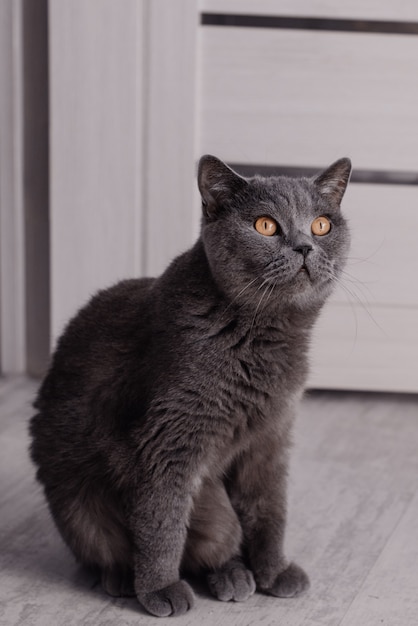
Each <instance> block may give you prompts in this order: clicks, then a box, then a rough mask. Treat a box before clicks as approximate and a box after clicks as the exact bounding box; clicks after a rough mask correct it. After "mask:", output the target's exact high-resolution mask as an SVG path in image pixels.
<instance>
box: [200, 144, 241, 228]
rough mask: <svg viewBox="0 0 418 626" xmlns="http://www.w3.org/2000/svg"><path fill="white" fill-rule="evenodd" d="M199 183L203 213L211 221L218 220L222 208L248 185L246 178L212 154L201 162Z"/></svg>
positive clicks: (207, 155) (203, 157)
mask: <svg viewBox="0 0 418 626" xmlns="http://www.w3.org/2000/svg"><path fill="white" fill-rule="evenodd" d="M197 182H198V185H199V191H200V195H201V196H202V208H203V213H204V215H205V216H206V217H208V218H209V219H214V218H216V216H217V214H218V213H219V211H220V210H221V209H222V207H223V206H224V205H225V204H227V203H228V201H229V200H231V198H232V197H233V196H234V195H236V194H237V193H239V192H240V191H242V189H243V188H244V187H245V186H246V185H247V184H248V183H247V180H246V179H245V178H243V177H242V176H240V175H239V174H237V173H236V172H234V170H232V169H231V168H230V167H228V165H226V163H224V162H223V161H221V160H220V159H218V158H217V157H215V156H212V155H210V154H206V155H205V156H202V158H201V159H200V161H199V169H198V173H197Z"/></svg>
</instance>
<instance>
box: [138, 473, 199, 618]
mask: <svg viewBox="0 0 418 626" xmlns="http://www.w3.org/2000/svg"><path fill="white" fill-rule="evenodd" d="M186 493H187V487H186V486H185V487H184V489H183V491H182V493H181V492H180V491H178V490H177V489H175V488H173V485H172V484H170V481H169V479H167V482H166V484H165V485H148V486H145V487H144V485H141V489H140V490H139V492H138V493H137V497H136V500H135V510H134V511H133V514H132V517H131V529H132V533H133V538H134V575H135V592H136V595H137V598H138V600H139V602H140V603H141V604H142V605H143V607H144V608H145V609H146V610H147V611H148V612H149V613H151V614H152V615H156V616H158V617H167V616H169V615H173V616H175V615H182V614H183V613H186V612H187V611H188V610H189V609H190V608H192V606H193V604H194V594H193V591H192V589H191V588H190V586H189V585H188V584H187V583H186V582H185V581H184V580H180V574H179V570H180V562H181V558H182V554H183V550H184V545H185V541H186V535H187V529H186V524H187V519H188V515H189V512H190V506H191V498H188V497H187V496H186V495H185V494H186Z"/></svg>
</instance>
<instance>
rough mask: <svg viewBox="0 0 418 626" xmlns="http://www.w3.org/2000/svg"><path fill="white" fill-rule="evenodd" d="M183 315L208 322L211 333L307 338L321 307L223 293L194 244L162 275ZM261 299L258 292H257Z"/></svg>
mask: <svg viewBox="0 0 418 626" xmlns="http://www.w3.org/2000/svg"><path fill="white" fill-rule="evenodd" d="M160 280H162V281H163V282H164V287H165V289H167V290H169V291H170V292H171V295H172V297H173V298H174V299H175V300H176V301H177V306H178V307H179V311H180V309H181V313H182V315H183V316H186V317H189V316H190V317H192V318H193V319H194V320H197V319H199V318H200V319H201V321H202V325H203V323H204V322H208V323H209V326H210V327H211V329H212V332H213V333H214V334H218V333H225V334H228V332H229V331H231V330H232V329H234V332H235V333H238V334H241V335H242V336H243V337H244V336H246V337H247V339H248V340H262V339H264V338H267V339H268V338H272V337H276V338H278V339H279V338H283V337H286V339H287V340H288V341H291V340H292V338H295V339H297V340H298V341H300V340H301V339H302V338H304V337H306V338H308V337H309V335H310V330H311V328H312V326H313V324H314V323H315V320H316V318H317V316H318V313H319V310H320V307H319V306H318V307H313V306H312V307H310V308H309V309H304V310H301V309H300V308H297V307H296V306H291V305H289V304H286V303H282V302H281V301H280V298H277V297H276V298H274V299H273V298H271V299H270V301H266V302H263V301H262V300H261V301H260V300H259V301H256V302H254V303H251V302H250V303H248V304H246V303H243V302H242V301H241V302H240V301H238V300H236V299H234V297H230V296H228V295H227V294H225V293H224V291H223V290H222V287H221V286H220V285H218V284H217V282H216V280H215V278H214V277H213V274H212V271H211V268H210V264H209V261H208V259H207V256H206V253H205V249H204V245H203V243H202V241H201V239H199V240H198V241H197V242H196V244H195V245H194V246H193V248H191V249H190V250H188V251H187V252H186V253H184V254H183V255H182V256H180V257H179V258H178V259H176V260H175V261H174V262H173V264H172V265H171V266H170V267H169V268H168V270H167V271H166V272H165V274H164V275H163V276H162V277H161V279H160ZM260 298H261V294H260Z"/></svg>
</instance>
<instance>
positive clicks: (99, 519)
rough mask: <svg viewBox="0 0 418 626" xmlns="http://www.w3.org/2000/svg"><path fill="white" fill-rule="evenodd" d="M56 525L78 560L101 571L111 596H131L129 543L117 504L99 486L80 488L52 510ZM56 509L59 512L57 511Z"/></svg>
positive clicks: (102, 581)
mask: <svg viewBox="0 0 418 626" xmlns="http://www.w3.org/2000/svg"><path fill="white" fill-rule="evenodd" d="M49 501H50V505H51V511H52V514H53V516H54V518H55V521H56V523H57V526H58V528H59V530H60V532H61V534H62V536H63V538H64V540H65V542H66V543H67V545H68V546H69V547H70V548H71V550H72V551H73V552H74V554H75V556H76V558H77V560H78V561H80V562H81V563H83V564H84V565H87V566H89V567H95V568H98V569H99V570H100V572H101V584H102V587H103V589H104V590H105V591H106V592H107V593H108V594H109V595H111V596H116V597H118V596H130V595H135V591H134V576H133V562H132V545H131V541H130V538H129V536H128V530H127V527H126V525H125V523H124V519H123V516H122V514H121V512H120V510H119V508H120V507H119V506H118V503H117V501H116V499H115V498H114V497H111V496H110V495H109V493H106V494H105V493H104V490H103V489H100V490H95V489H93V488H91V487H90V488H84V489H81V490H80V491H79V492H78V494H77V495H76V496H75V497H74V496H73V497H71V498H68V499H67V502H66V505H65V506H64V507H63V506H60V507H59V508H57V513H55V511H54V508H55V507H54V505H53V502H54V498H49ZM58 511H59V513H58Z"/></svg>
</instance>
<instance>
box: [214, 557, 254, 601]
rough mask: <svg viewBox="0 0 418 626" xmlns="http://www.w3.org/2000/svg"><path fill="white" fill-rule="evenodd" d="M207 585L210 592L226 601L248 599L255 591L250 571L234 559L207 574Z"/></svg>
mask: <svg viewBox="0 0 418 626" xmlns="http://www.w3.org/2000/svg"><path fill="white" fill-rule="evenodd" d="M208 585H209V589H210V591H211V593H212V594H213V595H214V596H215V598H218V600H222V601H223V602H228V601H229V600H234V601H235V602H243V601H244V600H248V598H249V597H250V596H252V595H253V593H254V591H255V581H254V576H253V575H252V572H250V570H248V569H247V568H246V567H245V565H244V564H243V563H242V562H241V561H240V560H236V559H232V560H231V561H229V562H228V563H226V564H225V565H224V566H223V567H221V568H219V569H217V570H214V571H213V572H211V573H210V574H209V575H208Z"/></svg>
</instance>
